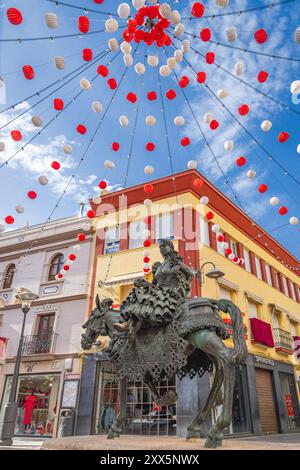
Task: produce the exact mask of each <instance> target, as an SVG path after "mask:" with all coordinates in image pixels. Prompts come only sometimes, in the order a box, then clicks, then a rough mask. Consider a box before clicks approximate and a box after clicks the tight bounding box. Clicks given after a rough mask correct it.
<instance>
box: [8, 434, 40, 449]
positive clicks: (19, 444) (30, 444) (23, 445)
mask: <svg viewBox="0 0 300 470" xmlns="http://www.w3.org/2000/svg"><path fill="white" fill-rule="evenodd" d="M44 440H45V439H41V438H37V439H34V438H30V437H16V438H14V440H13V445H12V446H9V447H0V451H1V450H11V449H13V450H39V449H40V448H41V447H42V445H43V442H44Z"/></svg>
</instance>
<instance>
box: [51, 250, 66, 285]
mask: <svg viewBox="0 0 300 470" xmlns="http://www.w3.org/2000/svg"><path fill="white" fill-rule="evenodd" d="M64 262H65V257H64V255H63V254H61V253H58V254H57V255H55V256H53V258H52V260H51V262H50V268H49V273H48V281H54V279H55V276H56V275H57V274H59V273H60V271H61V270H62V267H63V265H64Z"/></svg>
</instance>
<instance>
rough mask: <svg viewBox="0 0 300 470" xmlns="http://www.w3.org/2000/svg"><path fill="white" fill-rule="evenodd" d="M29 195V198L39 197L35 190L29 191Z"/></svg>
mask: <svg viewBox="0 0 300 470" xmlns="http://www.w3.org/2000/svg"><path fill="white" fill-rule="evenodd" d="M27 196H28V197H29V199H36V198H37V194H36V192H35V191H28V193H27Z"/></svg>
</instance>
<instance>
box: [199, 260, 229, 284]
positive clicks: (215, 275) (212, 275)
mask: <svg viewBox="0 0 300 470" xmlns="http://www.w3.org/2000/svg"><path fill="white" fill-rule="evenodd" d="M208 264H211V265H212V266H213V269H211V270H210V271H208V272H207V273H206V274H205V276H206V277H208V278H209V279H220V278H221V277H223V276H225V273H223V271H221V269H219V268H217V267H216V265H215V264H214V263H213V262H212V261H207V262H206V263H204V264H202V266H201V267H200V269H199V270H198V271H197V272H196V277H197V278H198V279H199V282H200V284H203V283H204V266H206V265H208Z"/></svg>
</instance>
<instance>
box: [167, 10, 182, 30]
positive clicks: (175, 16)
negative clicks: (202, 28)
mask: <svg viewBox="0 0 300 470" xmlns="http://www.w3.org/2000/svg"><path fill="white" fill-rule="evenodd" d="M170 21H171V23H173V24H175V26H176V25H177V24H178V23H180V21H181V14H180V13H179V11H178V10H173V11H172V13H171V16H170Z"/></svg>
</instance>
